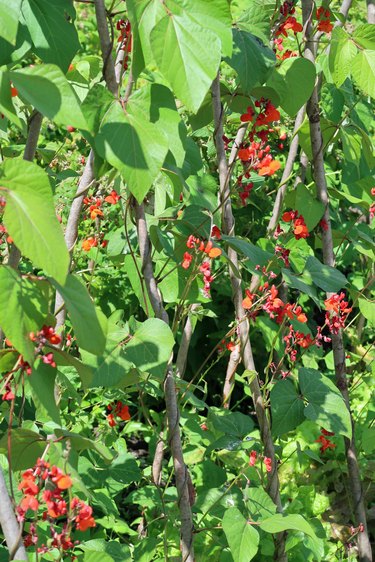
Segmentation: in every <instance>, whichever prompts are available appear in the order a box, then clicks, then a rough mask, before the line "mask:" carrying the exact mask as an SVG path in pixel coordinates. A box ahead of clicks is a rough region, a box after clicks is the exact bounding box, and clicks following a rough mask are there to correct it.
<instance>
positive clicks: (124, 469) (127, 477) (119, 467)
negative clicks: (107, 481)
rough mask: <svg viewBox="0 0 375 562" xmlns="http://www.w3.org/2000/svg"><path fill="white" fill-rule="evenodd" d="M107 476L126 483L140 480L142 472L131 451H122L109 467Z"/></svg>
mask: <svg viewBox="0 0 375 562" xmlns="http://www.w3.org/2000/svg"><path fill="white" fill-rule="evenodd" d="M107 477H108V478H113V480H116V482H121V484H125V485H126V484H132V483H133V482H139V481H140V480H141V477H142V473H141V470H140V468H139V466H138V464H137V462H136V460H135V458H134V457H133V455H132V454H131V453H120V454H119V455H118V456H117V457H116V458H115V459H113V461H112V463H111V466H110V467H109V468H108V470H107Z"/></svg>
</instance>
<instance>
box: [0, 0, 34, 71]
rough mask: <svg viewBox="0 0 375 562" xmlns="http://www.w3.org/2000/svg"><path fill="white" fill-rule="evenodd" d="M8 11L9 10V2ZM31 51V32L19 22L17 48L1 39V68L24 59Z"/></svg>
mask: <svg viewBox="0 0 375 562" xmlns="http://www.w3.org/2000/svg"><path fill="white" fill-rule="evenodd" d="M6 9H7V10H8V9H9V2H8V4H7V8H6ZM0 18H1V16H0ZM30 49H31V39H30V34H29V31H28V29H27V27H26V25H24V24H23V23H22V22H19V24H18V30H17V36H16V45H15V46H14V45H12V44H11V43H9V42H8V41H6V40H5V39H4V38H2V37H0V66H2V65H5V64H10V63H12V62H13V63H15V62H18V61H20V60H21V59H24V57H25V56H26V55H27V53H28V52H29V51H30Z"/></svg>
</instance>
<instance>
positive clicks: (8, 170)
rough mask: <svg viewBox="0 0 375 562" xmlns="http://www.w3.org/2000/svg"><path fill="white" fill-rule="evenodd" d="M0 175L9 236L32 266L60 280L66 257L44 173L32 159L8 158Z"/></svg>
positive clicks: (66, 253) (66, 263)
mask: <svg viewBox="0 0 375 562" xmlns="http://www.w3.org/2000/svg"><path fill="white" fill-rule="evenodd" d="M0 178H1V184H2V187H3V190H2V194H3V195H4V196H5V199H6V206H5V212H4V224H5V226H6V228H7V230H8V232H9V235H10V236H11V237H12V238H13V240H14V243H15V244H16V246H17V247H18V248H19V249H20V251H21V253H22V254H23V255H24V256H25V257H27V258H29V259H30V260H31V261H32V262H33V264H34V266H36V267H39V268H41V269H43V270H44V272H45V273H46V274H47V275H50V276H51V277H53V278H54V279H56V280H57V281H58V282H59V283H64V281H65V279H66V275H67V273H68V267H69V262H70V259H69V253H68V250H67V249H66V245H65V241H64V236H63V232H62V229H61V226H60V224H59V221H58V220H57V218H56V212H55V207H54V204H53V197H52V190H51V187H50V183H49V179H48V176H47V174H46V172H44V171H43V170H42V169H41V168H40V167H39V166H37V165H36V164H33V163H32V162H26V161H25V160H18V159H17V160H15V159H14V160H11V159H8V160H6V161H5V162H4V164H3V167H2V168H1V169H0ZM4 188H5V189H4ZM57 256H58V259H57Z"/></svg>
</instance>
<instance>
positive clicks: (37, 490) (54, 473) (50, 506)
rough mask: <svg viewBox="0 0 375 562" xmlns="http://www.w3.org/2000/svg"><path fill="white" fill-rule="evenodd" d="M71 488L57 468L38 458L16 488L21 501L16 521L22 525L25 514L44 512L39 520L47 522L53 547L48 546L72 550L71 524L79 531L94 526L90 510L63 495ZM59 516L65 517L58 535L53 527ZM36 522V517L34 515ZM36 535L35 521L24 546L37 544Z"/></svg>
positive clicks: (67, 480) (75, 498)
mask: <svg viewBox="0 0 375 562" xmlns="http://www.w3.org/2000/svg"><path fill="white" fill-rule="evenodd" d="M72 485H73V482H72V479H71V478H70V476H69V475H67V474H65V473H64V472H63V471H62V470H61V469H60V468H58V467H57V466H50V464H49V463H48V462H45V461H44V460H42V459H38V460H37V462H36V464H35V466H34V468H29V469H28V470H26V471H25V472H24V473H23V474H22V479H21V482H20V484H19V486H18V489H19V490H21V491H22V493H23V498H22V500H21V502H20V503H19V505H18V506H17V518H18V521H19V522H21V523H23V522H24V521H25V519H26V515H27V512H28V511H29V510H30V511H33V512H35V513H36V512H37V511H38V509H39V508H41V507H42V508H43V507H44V506H45V509H44V511H43V513H42V519H43V520H48V521H49V522H50V524H51V525H50V530H51V538H52V544H51V545H50V547H57V548H61V549H62V550H68V549H69V548H72V547H73V542H72V540H71V538H70V530H71V527H72V523H73V522H74V523H75V528H76V529H77V530H79V531H85V530H87V529H88V528H89V527H94V526H95V521H94V518H93V517H92V508H91V507H90V506H88V505H86V504H85V503H84V502H83V501H81V500H80V499H79V498H77V497H73V499H72V500H71V502H70V505H69V502H68V498H67V497H65V496H64V493H65V492H66V490H69V489H70V488H71V487H72ZM60 517H64V518H66V521H65V522H64V524H63V527H62V530H61V532H60V533H59V532H58V531H57V529H56V528H54V527H53V524H56V520H57V519H58V518H60ZM33 519H35V516H33ZM37 543H38V536H37V528H36V525H35V522H34V521H33V523H32V524H31V525H30V529H29V534H28V535H27V536H26V537H25V538H24V544H25V546H26V547H27V546H31V545H37ZM50 547H46V546H45V545H42V546H41V547H39V548H38V552H47V551H48V550H49V548H50Z"/></svg>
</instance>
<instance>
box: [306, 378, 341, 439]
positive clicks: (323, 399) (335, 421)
mask: <svg viewBox="0 0 375 562" xmlns="http://www.w3.org/2000/svg"><path fill="white" fill-rule="evenodd" d="M298 378H299V384H300V387H301V392H302V394H303V395H304V397H305V398H306V399H307V400H308V402H309V404H308V406H306V408H305V410H304V414H305V416H306V417H307V418H308V419H309V420H312V421H314V422H315V423H316V424H318V425H319V426H320V427H323V428H324V429H327V430H328V431H333V432H334V433H339V434H340V435H346V436H347V437H349V439H350V438H351V435H352V426H351V421H350V414H349V411H348V409H347V407H346V405H345V402H344V400H343V398H342V396H341V393H340V391H339V390H338V389H337V387H336V386H335V384H334V383H333V382H332V381H331V380H330V379H329V378H328V377H325V376H324V375H322V374H321V373H320V372H319V371H316V370H315V369H304V368H303V369H300V370H299V371H298Z"/></svg>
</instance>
